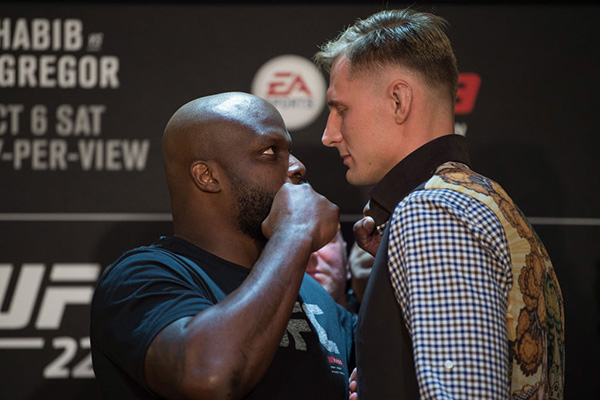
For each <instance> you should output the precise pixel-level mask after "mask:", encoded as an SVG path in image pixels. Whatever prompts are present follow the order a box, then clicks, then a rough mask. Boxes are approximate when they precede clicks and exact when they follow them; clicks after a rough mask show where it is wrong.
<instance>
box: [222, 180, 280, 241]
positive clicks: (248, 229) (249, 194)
mask: <svg viewBox="0 0 600 400" xmlns="http://www.w3.org/2000/svg"><path fill="white" fill-rule="evenodd" d="M230 178H231V181H232V184H233V188H234V190H235V192H234V195H235V199H236V203H237V206H238V215H237V218H236V222H237V227H238V229H239V230H240V231H241V232H242V233H243V234H245V235H246V236H248V237H250V238H252V239H253V240H254V241H256V242H257V243H258V244H259V245H260V246H261V247H264V245H265V244H266V243H267V238H266V237H265V235H263V233H262V222H263V221H264V220H265V219H266V218H267V216H268V215H269V213H270V212H271V205H272V204H273V199H274V197H275V195H274V194H272V193H270V192H269V191H267V190H266V189H264V188H261V187H258V186H254V187H252V186H250V185H249V184H248V183H246V182H245V181H244V180H243V179H241V178H239V177H238V176H236V175H234V174H230Z"/></svg>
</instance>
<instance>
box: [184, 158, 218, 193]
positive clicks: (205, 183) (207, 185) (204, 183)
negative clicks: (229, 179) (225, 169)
mask: <svg viewBox="0 0 600 400" xmlns="http://www.w3.org/2000/svg"><path fill="white" fill-rule="evenodd" d="M190 173H191V174H192V179H193V180H194V183H195V184H196V186H197V187H198V188H199V189H200V190H202V191H203V192H208V193H218V192H220V191H221V184H220V183H219V180H218V179H217V177H216V174H215V170H214V168H212V167H211V165H210V163H208V162H206V161H195V162H194V163H193V164H192V167H191V168H190Z"/></svg>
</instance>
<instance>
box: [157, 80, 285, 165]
mask: <svg viewBox="0 0 600 400" xmlns="http://www.w3.org/2000/svg"><path fill="white" fill-rule="evenodd" d="M267 117H268V118H276V119H278V120H279V121H280V122H281V125H282V126H283V120H282V118H281V115H280V114H279V112H278V111H277V109H276V108H275V107H274V106H273V105H271V104H270V103H269V102H267V101H265V100H263V99H261V98H260V97H256V96H253V95H250V94H247V93H242V92H231V93H221V94H216V95H212V96H206V97H201V98H198V99H196V100H192V101H190V102H189V103H187V104H185V105H183V106H182V107H181V108H179V109H178V110H177V111H176V112H175V114H173V116H172V117H171V119H170V120H169V122H168V123H167V126H166V128H165V132H164V135H163V143H162V150H163V158H164V161H165V166H166V167H167V169H169V167H170V165H171V164H172V163H174V162H183V163H186V164H188V163H189V162H192V161H193V160H212V159H218V157H219V156H220V155H221V154H222V152H223V150H226V149H227V147H228V146H231V144H232V143H235V139H236V138H235V136H236V135H239V134H240V131H241V130H244V129H255V128H256V125H257V123H258V122H259V121H260V120H262V119H264V118H267Z"/></svg>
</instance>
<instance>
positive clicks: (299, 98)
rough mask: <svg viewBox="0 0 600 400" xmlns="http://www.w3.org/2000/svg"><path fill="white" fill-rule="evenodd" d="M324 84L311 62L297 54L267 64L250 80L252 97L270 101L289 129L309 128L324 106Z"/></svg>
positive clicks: (276, 58)
mask: <svg viewBox="0 0 600 400" xmlns="http://www.w3.org/2000/svg"><path fill="white" fill-rule="evenodd" d="M325 90H326V83H325V79H324V78H323V75H322V74H321V72H320V71H319V70H318V69H317V67H315V66H314V64H313V63H312V62H310V61H309V60H307V59H306V58H304V57H300V56H296V55H283V56H279V57H275V58H273V59H271V60H269V61H267V62H266V63H265V64H264V65H263V66H262V67H260V68H259V69H258V71H257V72H256V75H255V76H254V80H253V81H252V94H254V95H256V96H259V97H262V98H263V99H265V100H267V101H269V102H271V103H272V104H273V105H274V106H275V107H276V108H277V110H279V112H280V113H281V115H282V117H283V120H284V121H285V125H286V126H287V128H288V130H290V131H292V130H298V129H302V128H305V127H306V126H308V125H310V124H311V123H312V122H314V120H315V119H316V118H317V117H318V116H319V114H320V113H321V111H322V110H323V107H324V105H325Z"/></svg>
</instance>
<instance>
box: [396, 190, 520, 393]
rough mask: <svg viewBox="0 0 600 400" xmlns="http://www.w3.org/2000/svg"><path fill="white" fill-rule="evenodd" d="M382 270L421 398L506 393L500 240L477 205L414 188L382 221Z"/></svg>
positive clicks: (504, 246) (499, 231) (493, 222)
mask: <svg viewBox="0 0 600 400" xmlns="http://www.w3.org/2000/svg"><path fill="white" fill-rule="evenodd" d="M389 223H390V224H391V226H390V239H389V247H388V257H389V270H390V277H391V281H392V286H393V287H394V290H395V295H396V299H397V300H398V303H399V304H400V307H401V308H402V311H403V313H404V322H405V323H406V326H407V328H408V331H409V332H410V334H411V338H412V344H413V354H414V360H415V368H416V373H417V380H418V383H419V390H420V395H421V399H477V400H480V399H507V398H508V397H509V388H510V382H509V371H508V366H509V354H508V339H507V327H506V310H507V304H508V294H509V291H510V288H511V285H512V272H511V259H510V253H509V248H508V242H507V239H506V236H505V233H504V230H503V228H502V225H501V223H500V221H499V220H498V218H497V217H496V215H495V214H494V213H493V212H492V211H491V210H490V209H489V208H488V207H487V206H485V205H484V204H482V203H480V202H479V201H477V200H476V199H474V198H471V197H469V196H467V195H464V194H462V193H458V192H455V191H452V190H446V189H434V190H417V191H414V192H412V193H411V194H410V195H408V196H407V197H405V198H404V199H403V200H402V201H401V202H400V203H399V204H398V206H397V207H396V209H395V211H394V213H393V215H392V218H391V219H390V222H389Z"/></svg>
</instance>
